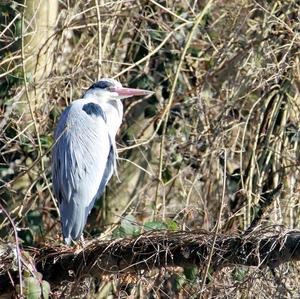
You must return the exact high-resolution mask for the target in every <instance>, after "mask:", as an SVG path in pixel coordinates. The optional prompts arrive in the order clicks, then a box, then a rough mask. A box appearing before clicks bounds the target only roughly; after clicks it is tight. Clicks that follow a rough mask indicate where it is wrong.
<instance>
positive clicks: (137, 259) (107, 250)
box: [37, 230, 300, 282]
mask: <svg viewBox="0 0 300 299" xmlns="http://www.w3.org/2000/svg"><path fill="white" fill-rule="evenodd" d="M212 242H213V234H212V233H208V232H205V231H196V232H174V233H170V232H167V231H157V232H150V233H146V234H143V235H141V236H139V237H137V238H133V239H122V240H115V241H110V242H93V243H91V244H90V245H89V246H88V247H87V248H85V250H84V251H81V252H79V253H77V254H75V253H62V252H61V251H60V250H58V251H54V250H53V249H52V250H51V252H49V251H48V252H45V251H44V252H41V253H40V256H39V257H38V258H37V269H38V271H39V272H41V273H43V277H44V279H45V280H47V281H49V282H60V281H63V280H72V279H74V278H78V277H80V276H82V275H92V276H99V275H102V274H109V273H120V272H123V273H127V272H135V271H136V270H141V269H143V270H151V269H154V268H162V267H171V266H179V267H189V266H197V267H202V266H204V265H205V264H206V262H207V258H208V255H209V252H210V250H211V246H212ZM293 260H300V231H297V232H287V233H273V234H272V232H271V231H270V230H268V231H267V230H264V231H255V232H253V233H252V234H251V235H247V237H242V236H224V235H219V236H218V237H217V242H216V244H215V248H214V254H213V258H212V262H211V266H212V268H214V269H215V270H219V269H221V268H223V267H227V266H234V265H245V266H260V267H262V266H271V267H272V268H273V267H276V266H278V265H280V264H282V263H285V262H288V261H293ZM57 273H60V275H57Z"/></svg>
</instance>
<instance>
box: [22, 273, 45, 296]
mask: <svg viewBox="0 0 300 299" xmlns="http://www.w3.org/2000/svg"><path fill="white" fill-rule="evenodd" d="M24 286H25V298H28V299H39V298H41V295H42V292H41V285H40V283H39V281H38V280H37V279H36V278H34V277H27V278H25V279H24Z"/></svg>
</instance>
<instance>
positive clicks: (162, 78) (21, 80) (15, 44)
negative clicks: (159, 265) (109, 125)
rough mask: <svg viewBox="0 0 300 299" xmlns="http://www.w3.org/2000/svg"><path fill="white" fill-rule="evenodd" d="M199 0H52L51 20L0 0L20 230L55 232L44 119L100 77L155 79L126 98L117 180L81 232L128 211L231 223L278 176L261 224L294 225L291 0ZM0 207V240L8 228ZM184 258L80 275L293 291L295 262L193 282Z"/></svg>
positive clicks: (46, 236) (39, 236) (178, 287)
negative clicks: (135, 270)
mask: <svg viewBox="0 0 300 299" xmlns="http://www.w3.org/2000/svg"><path fill="white" fill-rule="evenodd" d="M27 2H28V3H29V2H30V1H27ZM205 3H206V4H205ZM205 3H204V1H163V2H159V1H157V2H156V1H154V0H152V1H124V0H123V1H116V2H105V3H104V1H87V2H86V1H60V2H59V9H58V13H57V14H55V9H54V7H52V10H51V9H50V10H49V11H52V13H54V15H55V18H54V19H55V22H54V24H53V26H52V27H51V28H50V29H49V30H48V31H47V34H46V33H45V30H44V29H43V28H42V27H36V28H35V27H34V26H33V25H32V24H33V23H34V22H33V23H32V22H30V21H31V19H27V18H26V14H23V11H22V7H21V6H20V5H17V4H15V5H13V4H11V3H8V2H7V3H4V2H2V3H1V4H0V8H1V9H2V10H1V12H2V15H1V16H0V19H1V28H0V47H1V48H0V96H1V102H0V111H1V115H0V197H1V204H2V205H3V206H4V207H5V209H6V210H7V211H9V213H10V215H11V217H12V219H13V221H14V223H15V225H16V227H17V228H18V230H19V237H20V238H21V240H22V241H23V242H24V245H30V246H33V247H40V246H43V244H44V243H45V242H47V243H51V244H58V243H60V242H61V240H60V239H59V237H58V236H60V224H59V218H58V214H57V208H56V206H55V200H54V198H53V195H52V193H51V173H50V161H49V158H50V149H51V144H52V134H53V131H54V128H55V124H56V122H57V119H58V117H59V115H60V113H61V111H62V110H63V109H64V107H65V106H66V105H68V103H70V102H71V101H73V100H75V99H77V98H78V97H80V96H81V95H82V93H83V91H84V90H85V89H86V88H87V87H88V86H89V85H90V84H91V83H92V82H94V81H95V80H97V78H99V77H100V76H101V77H116V78H118V79H119V80H120V81H121V82H122V83H123V84H124V85H129V86H131V87H140V88H145V89H149V90H155V92H156V94H155V96H153V97H152V98H150V99H147V100H145V101H137V102H136V103H131V102H130V103H129V101H128V102H126V103H125V106H126V111H125V119H124V123H123V126H122V129H121V131H120V133H119V136H118V143H119V149H120V157H121V159H120V163H119V176H120V179H121V183H120V182H118V181H117V180H113V181H112V182H110V185H109V186H108V188H107V192H106V195H105V200H104V206H103V207H102V205H101V204H100V203H98V204H96V206H95V209H94V210H93V211H92V213H91V215H90V218H89V223H88V225H87V227H86V236H87V237H88V238H90V237H95V236H99V235H100V233H102V237H103V238H104V237H105V238H108V237H110V234H109V233H108V232H107V233H104V234H103V232H105V230H106V229H108V230H109V229H110V228H111V225H112V223H119V222H120V221H122V220H123V223H124V217H125V216H126V215H127V217H128V215H129V214H130V215H132V217H131V218H126V219H130V221H133V222H134V223H133V225H134V226H135V227H137V228H138V230H141V228H142V225H143V224H144V223H146V222H149V221H154V220H155V221H156V222H157V223H160V224H162V225H165V226H166V227H168V228H170V229H174V230H193V229H199V228H200V229H207V230H210V231H212V230H214V229H215V228H216V226H218V227H219V230H221V231H222V232H223V233H227V234H231V233H237V232H239V231H240V230H244V229H245V228H247V227H248V226H249V224H250V223H251V220H252V219H253V217H254V216H255V214H256V212H257V211H256V205H257V202H258V200H259V194H261V193H262V192H266V191H268V190H270V189H273V188H274V187H275V186H277V185H278V183H283V186H284V187H283V191H282V192H281V193H280V195H278V196H277V198H276V200H275V202H274V205H273V206H272V207H271V208H270V209H269V211H268V213H267V214H266V215H265V216H267V217H266V218H265V220H264V221H265V222H264V225H273V224H276V225H284V226H286V227H287V228H289V229H293V228H297V227H299V219H300V218H299V191H298V190H299V154H298V153H299V115H300V111H299V109H300V103H299V88H300V68H299V42H300V40H299V32H298V31H299V25H300V20H299V10H300V4H299V1H275V2H273V1H253V0H244V1H223V0H219V1H218V0H216V1H206V2H205ZM97 4H99V9H97ZM206 5H207V6H206ZM205 9H207V11H206V13H205V14H203V15H202V16H201V13H202V12H203V11H204V10H205ZM200 16H201V18H200ZM33 18H37V15H34V17H33ZM197 21H199V22H200V24H199V26H194V25H195V23H196V22H197ZM22 24H23V26H22ZM28 24H31V25H30V26H28ZM193 26H194V29H193ZM193 30H194V32H193V38H192V39H191V40H190V41H189V37H190V33H191V32H192V31H193ZM41 33H42V35H41ZM37 36H38V41H37V42H36V40H35V37H37ZM41 36H42V37H41ZM30 44H31V45H34V46H33V49H29V48H28V47H29V45H30ZM37 61H38V62H37ZM29 107H31V108H32V113H30V109H29ZM166 120H167V121H166ZM224 169H225V170H226V171H225V175H224ZM223 185H224V186H225V188H224V186H223ZM221 201H222V202H223V204H224V207H223V209H222V213H221V214H219V211H220V205H221ZM219 215H220V217H218V216H219ZM0 217H1V218H0V220H1V224H0V229H1V233H0V237H1V238H2V241H3V242H8V241H9V242H13V243H14V242H15V239H14V231H13V229H12V226H11V223H10V222H9V221H8V219H7V218H6V217H5V216H4V215H0ZM126 219H125V221H126ZM208 270H209V269H208ZM183 271H188V270H187V269H185V270H176V271H174V272H172V271H170V270H168V271H162V272H157V273H153V274H151V273H148V274H146V275H143V273H139V275H138V276H137V278H135V279H137V281H135V282H134V283H130V281H128V282H126V279H127V278H126V279H125V280H122V279H120V278H119V277H118V276H115V277H114V279H113V280H112V281H110V282H109V283H107V282H105V281H102V282H101V283H100V285H97V283H96V285H95V282H94V281H87V282H85V283H86V284H87V285H86V286H85V287H84V286H82V288H83V289H84V290H90V291H91V292H92V290H94V292H96V293H98V294H99V293H101V292H102V294H105V296H106V295H107V294H113V296H116V297H117V296H119V297H121V298H127V297H129V296H132V297H141V298H142V297H147V296H148V298H152V297H158V298H174V297H176V296H177V297H178V298H187V297H193V296H195V297H198V296H199V292H200V291H201V290H200V289H201V288H200V285H204V287H205V292H204V294H205V297H208V298H224V297H225V298H234V297H247V298H266V297H270V296H271V297H274V298H276V297H277V298H282V294H283V293H282V292H283V291H282V290H283V289H288V291H284V294H285V295H284V296H286V297H290V298H292V297H294V298H296V297H297V294H299V286H298V283H299V281H298V280H299V279H298V276H299V273H298V272H299V267H298V266H297V265H296V264H287V265H284V266H282V267H281V268H279V269H278V270H277V273H276V274H277V275H276V277H277V278H278V279H279V280H278V279H275V278H274V276H273V275H272V273H271V272H270V271H269V270H267V269H263V270H262V269H257V268H253V269H248V268H242V267H236V268H234V269H223V270H221V271H220V272H219V273H218V274H217V275H215V276H213V277H210V274H209V271H208V275H207V280H208V281H209V283H208V284H203V281H202V282H201V279H200V278H201V277H203V276H201V275H198V274H197V275H194V276H192V278H191V279H192V282H189V281H188V279H187V277H189V276H188V274H187V273H186V272H183ZM184 273H185V274H186V275H184ZM128 279H129V278H128ZM58 293H59V291H58ZM82 293H84V291H83V292H82ZM130 294H131V295H130ZM194 294H198V295H194ZM95 296H96V295H95ZM103 296H104V295H103ZM105 296H104V297H105ZM54 297H55V295H54ZM95 298H96V297H95ZM98 298H100V295H99V297H98Z"/></svg>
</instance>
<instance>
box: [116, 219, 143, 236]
mask: <svg viewBox="0 0 300 299" xmlns="http://www.w3.org/2000/svg"><path fill="white" fill-rule="evenodd" d="M136 222H137V221H136V219H135V218H134V216H132V215H127V216H125V217H124V218H123V219H122V221H121V225H120V227H119V228H118V229H116V230H115V231H114V233H113V236H114V237H115V238H121V237H131V236H136V235H138V234H139V233H140V232H141V229H140V227H139V226H138V225H137V223H136Z"/></svg>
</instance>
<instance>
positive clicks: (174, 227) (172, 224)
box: [167, 220, 178, 231]
mask: <svg viewBox="0 0 300 299" xmlns="http://www.w3.org/2000/svg"><path fill="white" fill-rule="evenodd" d="M167 228H168V230H172V231H177V230H178V225H177V223H176V222H175V221H172V220H171V221H168V222H167Z"/></svg>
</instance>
